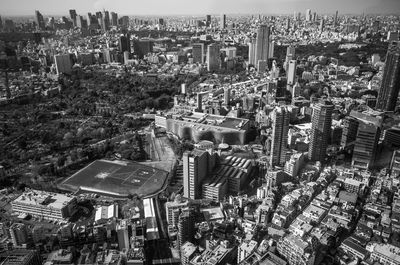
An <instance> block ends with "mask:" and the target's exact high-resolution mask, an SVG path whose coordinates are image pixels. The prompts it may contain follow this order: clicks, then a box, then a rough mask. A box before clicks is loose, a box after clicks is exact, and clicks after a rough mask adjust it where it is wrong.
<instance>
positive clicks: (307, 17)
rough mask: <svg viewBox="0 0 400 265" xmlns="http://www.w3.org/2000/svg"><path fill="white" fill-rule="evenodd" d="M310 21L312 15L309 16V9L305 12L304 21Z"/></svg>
mask: <svg viewBox="0 0 400 265" xmlns="http://www.w3.org/2000/svg"><path fill="white" fill-rule="evenodd" d="M311 19H312V14H311V9H307V10H306V21H311Z"/></svg>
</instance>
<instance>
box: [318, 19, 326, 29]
mask: <svg viewBox="0 0 400 265" xmlns="http://www.w3.org/2000/svg"><path fill="white" fill-rule="evenodd" d="M324 26H325V20H324V19H323V18H321V21H320V22H319V31H320V32H321V33H322V32H323V31H324Z"/></svg>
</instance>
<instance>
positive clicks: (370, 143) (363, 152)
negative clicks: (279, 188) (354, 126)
mask: <svg viewBox="0 0 400 265" xmlns="http://www.w3.org/2000/svg"><path fill="white" fill-rule="evenodd" d="M380 135H381V129H380V122H379V121H378V120H377V119H376V118H374V117H368V118H366V119H362V120H359V125H358V131H357V137H356V141H355V145H354V151H353V159H352V162H351V164H352V166H353V167H355V168H358V169H370V168H371V167H373V166H374V162H375V158H376V148H377V146H378V141H379V137H380Z"/></svg>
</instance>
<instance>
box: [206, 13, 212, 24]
mask: <svg viewBox="0 0 400 265" xmlns="http://www.w3.org/2000/svg"><path fill="white" fill-rule="evenodd" d="M210 25H211V15H207V16H206V26H207V27H208V26H210Z"/></svg>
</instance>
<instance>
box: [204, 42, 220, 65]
mask: <svg viewBox="0 0 400 265" xmlns="http://www.w3.org/2000/svg"><path fill="white" fill-rule="evenodd" d="M219 50H220V49H219V45H218V44H216V43H212V44H210V45H208V47H207V71H215V70H218V69H219V68H220V54H219Z"/></svg>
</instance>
